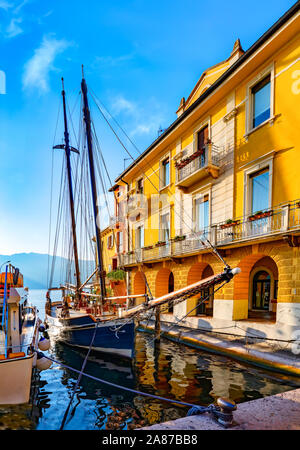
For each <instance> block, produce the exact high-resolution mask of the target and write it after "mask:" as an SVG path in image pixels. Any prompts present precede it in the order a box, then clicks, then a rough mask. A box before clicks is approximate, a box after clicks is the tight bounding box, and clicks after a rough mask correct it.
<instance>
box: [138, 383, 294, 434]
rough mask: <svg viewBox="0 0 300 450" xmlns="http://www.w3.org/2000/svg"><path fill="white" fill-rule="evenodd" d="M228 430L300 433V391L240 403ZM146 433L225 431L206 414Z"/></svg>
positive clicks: (150, 428)
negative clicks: (157, 431) (159, 431)
mask: <svg viewBox="0 0 300 450" xmlns="http://www.w3.org/2000/svg"><path fill="white" fill-rule="evenodd" d="M233 417H234V422H235V423H236V424H235V425H234V426H233V427H231V428H227V429H226V430H231V431H232V430H300V389H294V390H291V391H287V392H284V393H281V394H277V395H272V396H270V397H264V398H260V399H258V400H252V401H250V402H245V403H240V404H239V405H237V410H236V411H234V413H233ZM142 429H143V430H224V428H223V427H221V425H219V424H218V423H217V422H215V421H214V420H213V419H212V418H211V416H210V415H208V414H207V413H205V414H202V415H198V416H190V417H184V418H181V419H177V420H171V421H169V422H164V423H161V424H157V425H152V426H151V427H145V428H142Z"/></svg>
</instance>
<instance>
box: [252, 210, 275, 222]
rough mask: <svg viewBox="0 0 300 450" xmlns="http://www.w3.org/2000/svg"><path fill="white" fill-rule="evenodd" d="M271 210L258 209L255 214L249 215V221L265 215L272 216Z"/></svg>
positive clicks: (262, 217)
mask: <svg viewBox="0 0 300 450" xmlns="http://www.w3.org/2000/svg"><path fill="white" fill-rule="evenodd" d="M272 214H273V211H272V210H270V211H264V212H263V211H258V212H256V213H255V214H252V215H251V216H249V217H248V220H249V222H253V221H254V220H259V219H264V218H265V217H270V216H272Z"/></svg>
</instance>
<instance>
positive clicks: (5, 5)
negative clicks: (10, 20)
mask: <svg viewBox="0 0 300 450" xmlns="http://www.w3.org/2000/svg"><path fill="white" fill-rule="evenodd" d="M13 7H14V4H13V3H10V2H7V1H6V0H0V9H4V10H5V11H8V10H9V9H10V8H13Z"/></svg>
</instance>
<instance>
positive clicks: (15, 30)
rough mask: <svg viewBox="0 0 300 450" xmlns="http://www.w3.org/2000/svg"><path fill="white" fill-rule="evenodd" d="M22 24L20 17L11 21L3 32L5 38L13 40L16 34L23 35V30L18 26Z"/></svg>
mask: <svg viewBox="0 0 300 450" xmlns="http://www.w3.org/2000/svg"><path fill="white" fill-rule="evenodd" d="M22 22H23V19H21V17H19V18H13V19H11V21H10V23H9V25H8V27H7V28H6V30H5V36H6V37H7V38H13V37H15V36H18V34H21V33H23V29H22V28H21V27H20V26H19V24H20V23H22Z"/></svg>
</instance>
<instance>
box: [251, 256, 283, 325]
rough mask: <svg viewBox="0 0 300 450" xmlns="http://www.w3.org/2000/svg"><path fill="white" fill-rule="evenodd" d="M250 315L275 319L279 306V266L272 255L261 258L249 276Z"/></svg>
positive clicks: (256, 317) (261, 318)
mask: <svg viewBox="0 0 300 450" xmlns="http://www.w3.org/2000/svg"><path fill="white" fill-rule="evenodd" d="M249 285H250V286H249V312H248V317H249V318H252V319H258V318H259V319H260V320H263V319H265V320H275V319H276V306H277V288H278V268H277V265H276V263H275V261H274V260H273V259H272V258H271V257H270V256H264V257H263V258H260V259H259V260H258V261H257V262H256V263H255V264H254V265H253V267H252V269H251V272H250V276H249Z"/></svg>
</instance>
